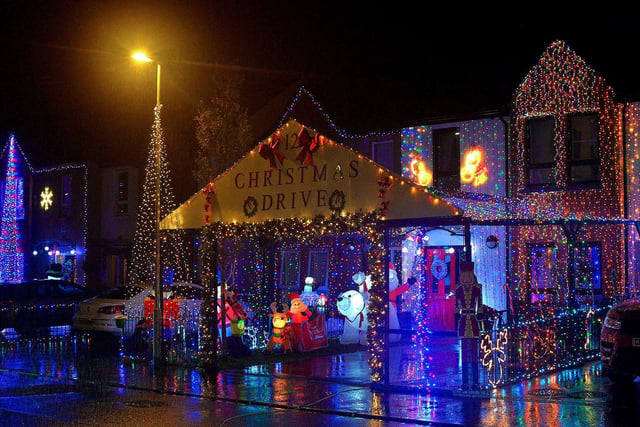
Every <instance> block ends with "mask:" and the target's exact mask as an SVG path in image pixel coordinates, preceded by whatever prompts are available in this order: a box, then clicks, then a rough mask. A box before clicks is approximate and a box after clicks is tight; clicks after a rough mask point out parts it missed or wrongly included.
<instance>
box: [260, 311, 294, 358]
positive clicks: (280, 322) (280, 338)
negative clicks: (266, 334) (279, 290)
mask: <svg viewBox="0 0 640 427" xmlns="http://www.w3.org/2000/svg"><path fill="white" fill-rule="evenodd" d="M270 307H271V311H272V312H273V313H272V314H269V317H271V325H272V331H271V338H270V339H269V343H268V344H267V348H266V349H265V354H269V353H271V350H273V348H274V347H275V346H276V344H280V345H281V346H282V349H283V351H284V353H286V352H287V351H292V348H291V339H290V337H289V332H290V331H289V324H288V322H289V315H288V312H289V306H288V305H287V304H286V303H283V304H282V308H283V309H282V311H278V303H277V302H275V301H274V302H272V303H271V306H270Z"/></svg>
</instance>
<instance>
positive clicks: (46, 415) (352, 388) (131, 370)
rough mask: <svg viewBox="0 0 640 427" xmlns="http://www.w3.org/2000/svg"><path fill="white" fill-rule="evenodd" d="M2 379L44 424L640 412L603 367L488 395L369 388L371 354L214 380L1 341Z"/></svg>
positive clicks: (2, 405)
mask: <svg viewBox="0 0 640 427" xmlns="http://www.w3.org/2000/svg"><path fill="white" fill-rule="evenodd" d="M0 379H1V382H0V410H1V411H2V412H1V413H2V414H7V416H8V417H10V418H7V419H11V417H14V418H15V420H16V421H20V420H21V419H22V418H21V417H22V416H25V417H26V416H27V415H28V416H29V417H31V418H33V419H35V420H40V421H42V420H47V425H56V423H57V422H61V424H59V425H67V424H66V423H83V424H89V425H92V423H93V422H95V423H96V424H95V425H116V424H118V423H122V422H127V423H128V424H129V425H140V426H144V425H154V426H161V425H172V426H178V425H222V424H223V425H225V426H250V425H256V426H257V425H260V426H264V425H293V424H294V423H295V424H297V425H305V424H306V425H307V426H313V425H321V424H328V425H350V426H351V425H354V426H360V425H363V426H364V425H367V426H373V425H377V426H390V425H410V424H429V425H438V424H440V425H488V426H538V425H544V426H569V425H570V426H582V425H584V426H607V427H608V426H616V427H617V426H620V425H627V424H626V422H627V421H628V420H637V419H639V418H638V416H639V415H640V411H639V409H638V401H639V399H638V396H639V393H638V391H639V390H638V389H639V386H638V384H633V385H630V386H627V387H621V386H617V385H612V384H611V383H610V382H609V381H608V380H606V379H603V378H602V377H601V374H600V365H599V363H595V362H594V363H590V364H587V365H585V366H584V367H582V368H579V369H569V370H565V371H562V372H560V373H557V374H554V375H549V376H546V377H543V378H538V379H534V380H531V381H526V382H521V383H518V384H516V385H512V386H507V387H503V388H500V389H496V390H493V391H491V392H487V393H485V394H480V395H461V393H456V392H453V391H452V392H451V393H449V394H448V395H446V394H436V393H433V394H422V395H420V394H399V393H383V392H374V391H372V390H371V388H370V387H369V383H368V366H367V355H366V353H365V352H357V353H349V354H343V355H338V356H327V357H322V358H314V359H307V360H301V361H297V362H287V363H274V364H270V365H261V366H253V367H250V368H245V369H232V370H225V371H223V372H220V373H219V374H218V375H216V376H208V375H206V374H205V373H204V372H202V371H200V370H198V369H189V368H180V367H171V366H168V367H163V368H162V369H157V368H154V367H153V366H152V365H149V364H146V363H135V364H128V363H123V362H122V359H120V358H119V357H118V355H117V353H115V352H113V351H109V349H106V348H90V349H89V348H87V347H86V346H85V345H84V344H83V342H82V341H79V340H58V341H51V342H47V341H42V342H37V341H34V342H3V343H0ZM61 402H64V410H61ZM114 409H117V411H114ZM20 414H23V415H20ZM225 420H226V421H225ZM301 423H302V424H301ZM319 423H321V424H319ZM18 424H20V422H18ZM7 425H10V424H7ZM27 425H28V424H27ZM35 425H39V423H38V422H36V423H35Z"/></svg>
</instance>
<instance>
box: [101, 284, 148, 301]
mask: <svg viewBox="0 0 640 427" xmlns="http://www.w3.org/2000/svg"><path fill="white" fill-rule="evenodd" d="M142 291H143V289H142V288H141V287H139V286H120V287H117V288H113V289H107V290H106V291H104V292H102V293H100V295H99V297H100V298H107V299H129V298H132V297H134V296H136V295H138V294H139V293H140V292H142Z"/></svg>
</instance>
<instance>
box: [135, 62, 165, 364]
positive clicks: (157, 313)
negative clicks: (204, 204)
mask: <svg viewBox="0 0 640 427" xmlns="http://www.w3.org/2000/svg"><path fill="white" fill-rule="evenodd" d="M131 57H132V58H133V59H134V60H136V61H138V62H154V61H153V60H152V59H151V58H149V57H148V56H147V55H145V54H144V53H143V52H136V53H134V54H133V55H131ZM155 62H156V67H157V71H156V108H158V109H159V108H161V104H160V63H159V62H157V61H155ZM158 114H160V112H159V111H158ZM160 142H161V141H160V137H157V140H156V141H155V170H156V182H155V184H156V229H155V234H156V235H155V238H156V259H155V264H156V265H155V283H154V290H155V305H154V309H153V360H154V362H156V363H162V362H163V357H162V329H163V322H162V300H163V293H162V284H161V280H160Z"/></svg>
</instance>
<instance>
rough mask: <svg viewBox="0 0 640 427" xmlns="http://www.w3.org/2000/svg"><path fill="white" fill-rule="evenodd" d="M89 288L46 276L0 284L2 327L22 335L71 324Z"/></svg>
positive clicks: (0, 317)
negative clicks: (42, 278) (46, 277)
mask: <svg viewBox="0 0 640 427" xmlns="http://www.w3.org/2000/svg"><path fill="white" fill-rule="evenodd" d="M88 297H90V293H89V292H87V290H86V289H85V288H84V287H83V286H80V285H78V284H76V283H73V282H68V281H66V280H58V279H45V280H31V281H27V282H22V283H13V284H1V285H0V331H4V330H6V329H9V328H13V329H14V330H15V331H16V332H17V333H18V334H20V335H22V336H31V335H34V334H35V333H36V332H42V333H46V332H48V328H50V327H52V326H63V325H71V323H72V322H73V315H74V313H75V311H76V309H77V306H78V303H79V302H80V301H83V300H85V299H86V298H88Z"/></svg>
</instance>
